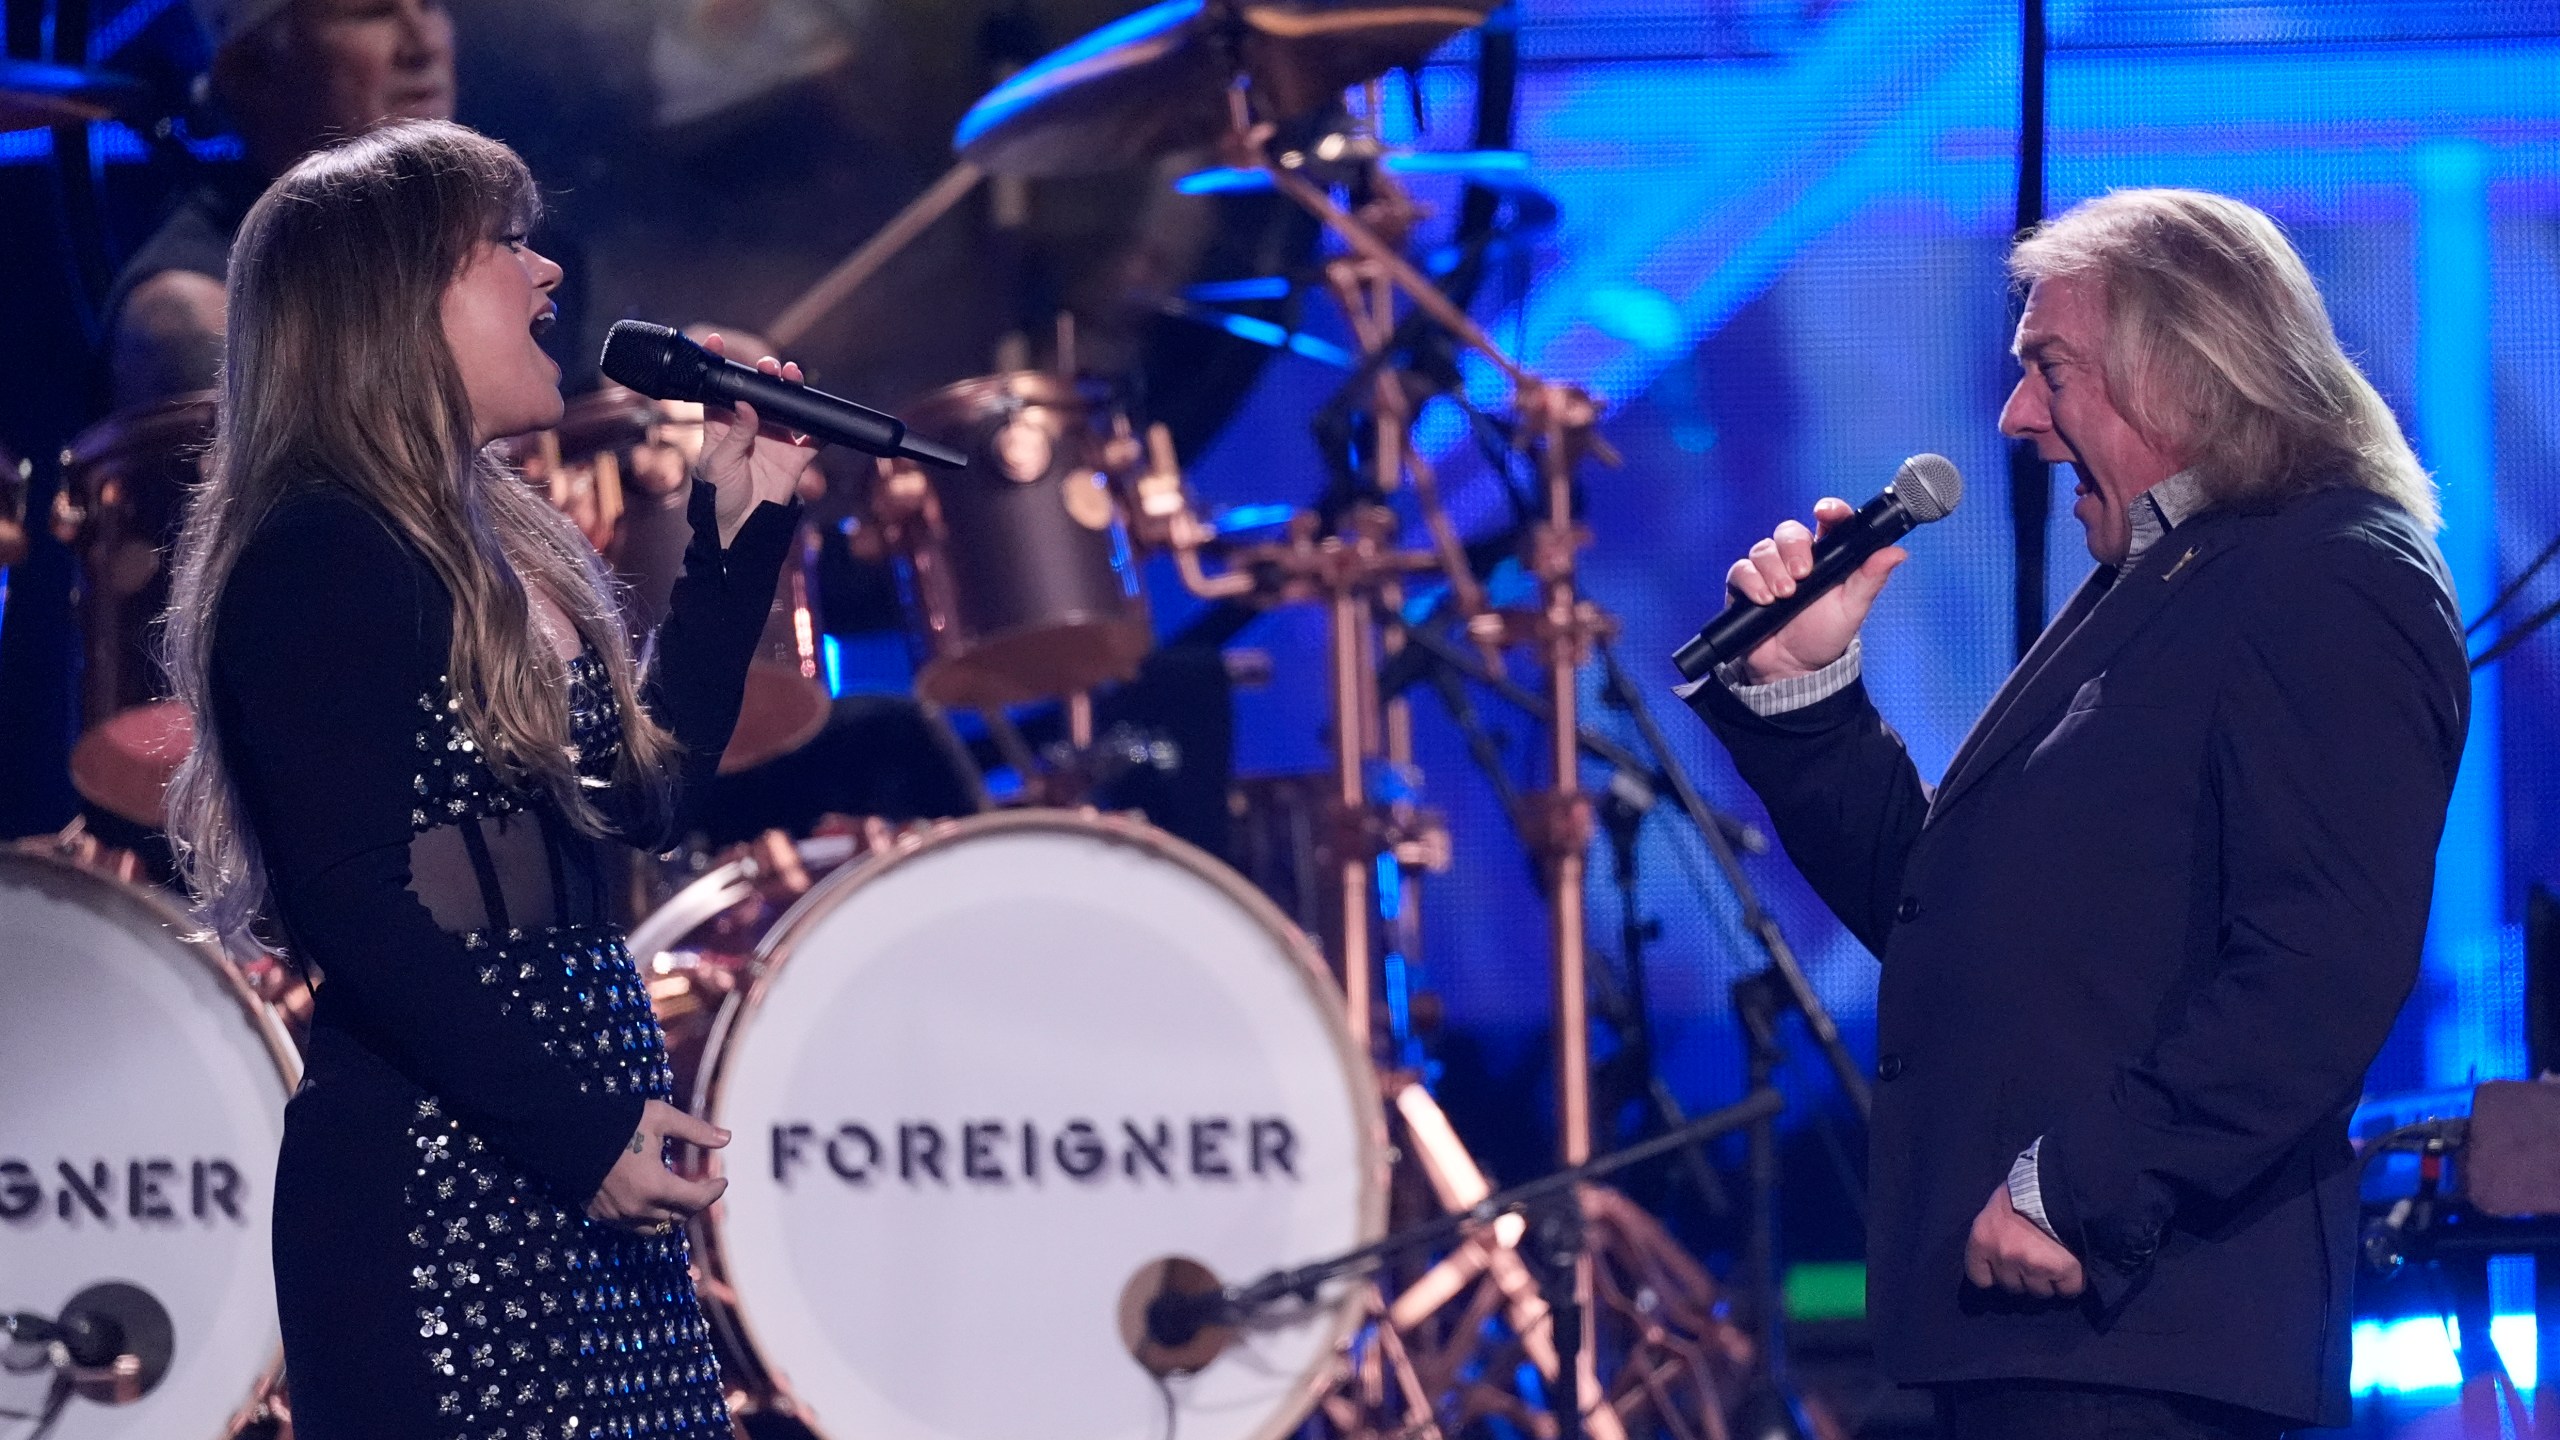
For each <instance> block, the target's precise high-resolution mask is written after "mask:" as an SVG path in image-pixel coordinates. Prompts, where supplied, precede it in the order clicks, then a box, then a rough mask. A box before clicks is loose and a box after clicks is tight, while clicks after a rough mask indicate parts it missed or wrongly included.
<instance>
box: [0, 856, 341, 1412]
mask: <svg viewBox="0 0 2560 1440" xmlns="http://www.w3.org/2000/svg"><path fill="white" fill-rule="evenodd" d="M175 919H176V917H175V915H174V912H171V911H169V910H167V909H165V908H164V907H163V906H162V905H161V904H160V902H158V901H157V900H156V899H153V898H151V897H149V896H146V895H145V894H144V893H143V892H141V891H138V890H135V889H133V888H131V887H128V886H125V885H121V884H118V883H116V882H114V881H112V880H107V879H104V878H101V877H98V876H95V875H91V874H88V873H85V872H82V871H78V870H74V869H71V868H70V867H68V866H64V865H60V864H56V863H53V862H51V861H47V860H41V859H37V858H35V857H31V856H25V855H16V854H8V853H0V1056H5V1057H6V1063H5V1064H0V1310H30V1311H34V1312H36V1313H38V1314H40V1315H43V1316H46V1317H52V1316H54V1315H56V1314H57V1313H58V1312H59V1311H60V1310H61V1308H62V1305H63V1302H64V1301H66V1300H69V1299H70V1298H71V1297H72V1296H73V1295H75V1294H77V1293H79V1292H80V1291H82V1290H85V1289H87V1288H88V1287H90V1286H92V1285H95V1284H98V1283H99V1282H101V1281H122V1282H124V1283H126V1284H129V1285H134V1286H138V1287H140V1288H141V1289H143V1290H145V1291H147V1292H149V1294H150V1295H151V1296H152V1297H154V1298H155V1299H157V1300H158V1301H159V1302H160V1304H161V1305H162V1306H163V1307H164V1308H166V1310H167V1311H168V1313H169V1318H170V1320H171V1322H172V1327H173V1330H174V1332H175V1333H174V1344H173V1347H172V1355H171V1362H170V1366H169V1370H168V1373H167V1375H166V1376H165V1377H164V1378H163V1379H161V1380H160V1382H159V1383H158V1384H157V1385H156V1386H154V1387H153V1388H152V1389H151V1390H150V1392H149V1393H148V1394H146V1395H144V1396H143V1397H142V1398H141V1399H140V1400H138V1401H135V1402H133V1403H131V1404H125V1405H108V1404H102V1403H100V1402H98V1401H95V1400H91V1399H87V1398H73V1399H72V1400H71V1401H70V1402H69V1404H68V1405H67V1406H66V1407H65V1408H64V1410H63V1412H62V1416H61V1419H60V1421H59V1422H58V1423H57V1424H56V1426H55V1427H54V1428H53V1429H52V1430H51V1431H49V1432H47V1433H48V1435H49V1436H51V1437H54V1440H106V1437H133V1440H196V1437H205V1440H212V1437H216V1436H220V1435H222V1434H224V1433H226V1429H227V1426H228V1425H229V1424H230V1422H231V1421H232V1419H233V1418H234V1417H235V1416H236V1415H238V1414H239V1413H240V1412H242V1411H243V1410H244V1409H245V1408H246V1407H247V1406H248V1405H250V1404H251V1403H252V1402H253V1401H254V1400H255V1399H256V1397H257V1396H258V1395H259V1394H260V1393H261V1391H262V1390H263V1388H264V1386H265V1385H266V1383H267V1381H268V1379H269V1378H270V1377H271V1375H272V1374H273V1372H274V1370H275V1367H276V1365H277V1362H278V1357H279V1353H280V1349H281V1343H280V1340H279V1337H278V1333H277V1326H276V1301H275V1280H274V1274H273V1271H272V1269H271V1268H270V1260H269V1252H268V1243H269V1237H268V1229H269V1219H270V1214H271V1208H272V1186H273V1183H274V1178H275V1167H276V1151H277V1148H278V1146H279V1145H280V1144H281V1142H282V1140H283V1136H284V1103H285V1098H286V1096H287V1095H288V1094H289V1093H290V1092H291V1090H292V1086H293V1084H294V1077H295V1074H296V1071H297V1068H298V1067H297V1066H296V1065H295V1063H294V1061H293V1058H292V1048H291V1045H290V1043H289V1042H288V1041H287V1040H286V1039H285V1037H284V1034H283V1032H282V1031H281V1030H280V1029H279V1028H278V1027H277V1026H276V1024H275V1022H274V1019H273V1017H272V1016H271V1015H270V1014H269V1013H268V1011H267V1009H266V1007H265V1006H264V1005H262V1004H261V1003H259V1002H258V1001H257V1000H256V999H255V998H254V997H253V996H252V995H251V994H250V993H249V991H248V988H247V987H246V986H245V985H244V984H242V982H241V981H240V980H239V978H238V977H237V976H236V975H235V974H234V973H233V972H232V971H231V969H230V967H229V966H227V965H225V964H224V963H223V962H222V961H221V960H220V959H219V958H217V957H215V956H214V955H212V954H210V953H208V952H207V951H205V950H202V949H199V948H197V947H195V946H192V945H189V944H187V943H186V942H185V941H183V940H180V939H179V938H178V934H177V930H176V928H175ZM52 1379H53V1377H52V1372H50V1371H45V1372H41V1373H39V1374H36V1375H32V1376H20V1375H6V1374H0V1408H5V1409H8V1410H14V1411H19V1412H22V1413H24V1412H40V1411H41V1410H42V1409H43V1407H44V1404H45V1400H46V1395H47V1392H48V1389H49V1387H50V1385H51V1383H52Z"/></svg>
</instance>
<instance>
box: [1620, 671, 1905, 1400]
mask: <svg viewBox="0 0 2560 1440" xmlns="http://www.w3.org/2000/svg"><path fill="white" fill-rule="evenodd" d="M1598 650H1599V654H1600V665H1601V672H1602V681H1601V694H1602V695H1603V696H1604V697H1605V698H1607V700H1608V701H1609V703H1611V704H1614V705H1617V706H1619V707H1620V708H1623V709H1624V710H1625V711H1626V713H1627V716H1628V718H1629V719H1631V720H1633V721H1634V722H1635V727H1636V733H1637V735H1638V736H1640V737H1641V738H1642V739H1643V741H1644V744H1645V748H1646V749H1647V750H1649V751H1651V752H1652V754H1653V758H1654V759H1655V760H1656V761H1657V762H1658V763H1659V764H1660V765H1661V767H1662V770H1663V773H1664V774H1665V775H1666V776H1667V777H1668V778H1669V780H1670V782H1671V793H1672V795H1673V797H1674V798H1676V799H1677V800H1678V801H1679V802H1680V807H1681V809H1683V810H1685V811H1687V812H1688V813H1689V816H1690V818H1691V820H1692V821H1693V822H1695V823H1696V824H1697V826H1698V833H1699V834H1700V836H1702V837H1703V838H1704V839H1705V840H1706V842H1707V850H1708V853H1710V854H1712V855H1713V856H1714V857H1715V861H1716V867H1717V869H1719V870H1721V871H1722V872H1723V874H1724V881H1725V884H1726V886H1727V887H1728V888H1729V889H1730V890H1731V891H1732V892H1733V898H1734V903H1735V904H1737V905H1738V906H1740V907H1741V910H1742V927H1743V929H1745V930H1747V931H1749V932H1750V933H1751V936H1752V938H1753V939H1755V940H1757V941H1758V942H1759V944H1760V949H1761V952H1762V953H1763V954H1765V955H1766V956H1767V957H1768V961H1769V963H1768V965H1767V966H1766V967H1764V968H1763V969H1761V970H1758V971H1755V972H1754V973H1752V974H1750V975H1746V976H1744V977H1743V978H1742V979H1740V980H1737V981H1735V982H1734V985H1733V1008H1734V1014H1735V1015H1736V1016H1738V1017H1739V1018H1740V1019H1741V1021H1742V1027H1743V1033H1744V1037H1745V1039H1746V1040H1747V1041H1748V1044H1749V1049H1748V1057H1749V1058H1748V1061H1747V1066H1748V1077H1747V1080H1746V1083H1747V1084H1748V1085H1749V1086H1750V1087H1751V1088H1752V1089H1753V1090H1755V1091H1756V1090H1759V1089H1762V1088H1764V1087H1767V1086H1769V1085H1771V1084H1772V1083H1774V1081H1775V1078H1776V1075H1777V1071H1778V1068H1779V1066H1780V1064H1781V1063H1782V1062H1783V1061H1784V1059H1785V1056H1786V1050H1785V1046H1784V1044H1783V1042H1782V1040H1781V1039H1780V1032H1779V1024H1780V1022H1781V1021H1783V1020H1784V1019H1785V1018H1786V1012H1787V1011H1788V1010H1790V1009H1792V1010H1794V1011H1795V1012H1796V1013H1797V1014H1799V1015H1802V1016H1803V1017H1804V1021H1805V1028H1806V1029H1807V1030H1809V1031H1811V1032H1812V1034H1813V1039H1814V1044H1815V1045H1816V1046H1817V1047H1818V1048H1819V1049H1820V1050H1821V1051H1822V1055H1823V1058H1824V1059H1825V1060H1826V1061H1828V1062H1829V1063H1830V1066H1831V1073H1832V1076H1833V1078H1835V1079H1836V1080H1838V1081H1839V1084H1840V1090H1841V1093H1843V1094H1845V1095H1847V1096H1848V1097H1849V1103H1850V1104H1852V1105H1853V1106H1855V1107H1856V1108H1857V1111H1858V1120H1859V1122H1860V1123H1861V1124H1864V1123H1865V1122H1866V1120H1867V1119H1868V1116H1869V1113H1870V1112H1871V1110H1872V1109H1873V1106H1874V1099H1873V1096H1872V1095H1871V1094H1870V1092H1869V1090H1868V1088H1867V1077H1866V1075H1865V1073H1864V1072H1862V1071H1861V1070H1860V1069H1859V1068H1858V1064H1857V1061H1856V1060H1855V1059H1853V1058H1852V1057H1851V1056H1850V1054H1849V1047H1848V1046H1847V1045H1846V1044H1845V1043H1843V1042H1842V1041H1841V1039H1840V1027H1839V1026H1838V1025H1837V1024H1835V1023H1833V1021H1832V1018H1831V1014H1830V1012H1829V1011H1828V1010H1826V1009H1825V1008H1824V1007H1823V1004H1822V999H1821V997H1820V996H1818V995H1816V994H1814V992H1813V985H1812V983H1811V982H1810V981H1808V980H1806V978H1805V974H1804V967H1803V966H1802V965H1800V964H1798V963H1797V962H1796V956H1795V950H1794V948H1793V947H1791V946H1790V945H1788V943H1787V937H1786V934H1785V932H1784V931H1782V930H1781V929H1780V928H1779V926H1778V918H1777V916H1775V915H1773V914H1771V913H1770V912H1769V909H1768V907H1767V906H1765V905H1763V904H1761V903H1760V892H1759V891H1758V890H1757V889H1756V888H1754V887H1753V885H1752V884H1751V877H1750V876H1749V875H1748V874H1747V873H1745V871H1744V870H1743V868H1742V861H1741V859H1740V857H1738V856H1736V855H1735V854H1734V852H1733V846H1732V845H1731V844H1729V843H1728V842H1727V841H1726V839H1725V836H1724V832H1723V830H1722V829H1721V828H1719V827H1717V826H1715V825H1712V824H1709V823H1707V821H1708V818H1709V817H1710V816H1711V814H1712V812H1710V811H1708V809H1707V803H1706V800H1705V798H1704V797H1702V796H1700V795H1699V793H1698V788H1697V786H1696V785H1695V784H1693V783H1692V782H1691V781H1690V779H1689V775H1688V772H1687V771H1686V770H1684V769H1682V768H1681V765H1680V761H1679V757H1678V756H1676V755H1675V754H1673V752H1672V750H1671V745H1670V742H1669V741H1668V740H1667V739H1666V738H1664V736H1663V733H1662V727H1661V726H1660V725H1659V724H1657V723H1656V722H1655V720H1654V718H1653V712H1652V710H1650V709H1649V708H1647V707H1646V705H1645V701H1644V695H1643V692H1642V691H1641V690H1639V689H1638V688H1637V686H1636V685H1635V684H1634V683H1633V682H1632V681H1631V680H1629V679H1628V677H1627V672H1626V668H1625V667H1624V666H1622V665H1620V664H1619V663H1618V652H1617V649H1616V647H1615V646H1614V645H1612V644H1611V643H1610V642H1609V641H1608V640H1607V639H1605V638H1604V639H1602V640H1601V641H1600V642H1599V645H1598ZM1710 683H1712V682H1710ZM1749 1153H1750V1158H1749V1161H1748V1168H1749V1178H1750V1185H1751V1208H1750V1223H1749V1226H1748V1228H1747V1230H1746V1232H1745V1233H1746V1239H1745V1242H1744V1245H1743V1261H1742V1268H1743V1271H1744V1273H1745V1275H1746V1276H1747V1277H1748V1279H1747V1287H1748V1289H1749V1290H1750V1292H1751V1295H1752V1299H1753V1306H1752V1308H1753V1311H1754V1314H1753V1316H1752V1319H1753V1322H1754V1323H1755V1325H1756V1326H1757V1328H1758V1331H1759V1338H1760V1354H1761V1365H1760V1376H1761V1383H1760V1387H1759V1389H1758V1390H1757V1391H1755V1392H1754V1394H1753V1395H1752V1396H1751V1397H1750V1405H1749V1408H1748V1411H1747V1413H1746V1414H1745V1416H1744V1424H1743V1427H1742V1429H1741V1432H1740V1433H1741V1434H1742V1435H1744V1436H1745V1437H1746V1440H1765V1437H1782V1440H1798V1437H1802V1436H1804V1435H1807V1434H1809V1433H1810V1431H1809V1429H1808V1427H1807V1426H1806V1424H1805V1421H1804V1417H1803V1415H1802V1413H1801V1410H1800V1407H1799V1405H1798V1404H1797V1402H1796V1399H1795V1391H1794V1387H1793V1386H1792V1385H1791V1384H1789V1382H1788V1380H1787V1336H1786V1302H1785V1297H1784V1295H1783V1293H1782V1292H1781V1289H1780V1284H1779V1277H1778V1127H1777V1120H1776V1117H1775V1116H1774V1115H1772V1116H1765V1117H1763V1118H1761V1119H1760V1120H1758V1121H1756V1122H1754V1123H1753V1124H1752V1126H1751V1138H1750V1146H1749ZM1841 1178H1842V1181H1843V1183H1844V1184H1845V1185H1847V1186H1848V1187H1849V1190H1850V1194H1851V1198H1852V1199H1853V1200H1855V1199H1856V1198H1857V1186H1856V1180H1855V1177H1854V1176H1853V1175H1851V1174H1849V1173H1848V1172H1847V1171H1846V1168H1845V1167H1843V1174H1842V1177H1841ZM1860 1208H1864V1207H1863V1206H1861V1207H1860Z"/></svg>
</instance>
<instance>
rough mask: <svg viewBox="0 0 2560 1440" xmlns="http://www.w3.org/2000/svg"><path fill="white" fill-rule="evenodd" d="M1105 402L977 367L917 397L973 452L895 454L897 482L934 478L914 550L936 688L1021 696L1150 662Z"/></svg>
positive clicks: (923, 673) (1069, 689)
mask: <svg viewBox="0 0 2560 1440" xmlns="http://www.w3.org/2000/svg"><path fill="white" fill-rule="evenodd" d="M1098 410H1099V407H1098V406H1097V405H1096V403H1095V402H1094V401H1093V400H1092V399H1091V398H1090V397H1088V396H1086V395H1085V394H1083V393H1081V392H1080V391H1079V390H1078V389H1077V388H1076V387H1075V386H1074V385H1072V384H1070V383H1068V382H1066V381H1063V380H1061V379H1059V378H1058V377H1056V376H1053V375H1048V374H1043V373H1039V372H1032V371H1019V372H1014V373H1011V374H1005V375H995V376H988V377H984V378H981V379H975V380H965V381H962V382H961V383H959V384H957V385H953V386H950V387H948V388H946V389H943V390H938V391H936V392H934V393H933V394H932V395H929V396H927V397H925V398H924V399H923V400H921V401H918V402H917V403H916V404H914V405H912V406H910V407H908V409H907V411H906V419H907V421H908V423H909V425H910V426H911V427H912V428H913V429H915V430H916V432H917V433H919V434H923V435H929V436H932V437H934V438H936V439H938V440H941V441H943V442H944V443H946V444H950V445H953V446H955V447H957V448H959V449H961V450H963V451H964V452H966V453H967V455H968V456H969V465H968V468H966V469H964V470H956V471H954V470H934V471H923V470H921V469H919V468H917V467H915V466H913V465H912V463H911V462H906V461H897V462H891V464H890V469H891V471H892V477H891V478H892V482H893V483H895V482H898V481H905V482H907V483H910V484H912V483H914V482H915V480H916V479H917V478H918V477H920V478H921V481H922V483H923V484H924V485H925V486H927V487H928V488H929V490H930V493H931V495H932V497H933V501H932V506H931V519H930V520H929V522H928V523H927V524H926V525H924V526H921V527H916V528H915V530H914V531H912V532H911V533H912V534H913V536H914V538H913V540H912V542H911V543H910V545H909V546H908V548H907V551H906V554H905V556H904V557H903V558H904V562H905V563H904V566H903V568H904V571H905V578H906V582H907V585H906V588H907V602H908V613H909V620H910V623H911V624H912V625H913V627H914V628H915V631H916V633H917V637H918V640H919V642H920V644H921V646H922V648H923V651H924V654H925V657H926V658H925V663H924V664H923V665H922V666H921V667H920V669H919V671H918V674H917V678H916V691H917V693H918V694H919V695H920V696H922V697H923V698H925V699H927V700H930V701H933V702H934V703H936V704H941V705H951V706H961V707H985V706H991V705H1009V704H1017V703H1020V702H1023V701H1029V700H1038V699H1045V698H1051V697H1055V696H1060V695H1067V694H1072V693H1075V692H1077V691H1080V690H1089V689H1092V688H1093V687H1094V686H1096V685H1099V684H1102V683H1105V682H1107V681H1112V680H1124V679H1127V678H1128V677H1130V676H1131V675H1134V674H1136V673H1137V666H1138V662H1139V661H1140V660H1142V659H1144V658H1145V656H1146V654H1147V651H1148V650H1149V649H1150V648H1152V646H1153V644H1154V632H1153V630H1152V628H1151V627H1150V624H1149V621H1148V618H1147V608H1146V600H1145V597H1144V595H1143V594H1142V592H1141V591H1140V588H1139V584H1138V575H1137V568H1136V563H1135V561H1134V558H1133V557H1132V555H1131V553H1130V549H1129V540H1128V534H1127V531H1126V530H1125V528H1124V527H1123V525H1122V523H1121V518H1120V514H1119V509H1118V506H1117V504H1116V503H1115V502H1114V500H1113V498H1112V494H1111V490H1110V487H1109V484H1108V482H1107V481H1106V480H1105V479H1104V477H1103V474H1102V470H1101V461H1102V452H1103V442H1104V440H1105V435H1104V432H1103V431H1102V429H1101V427H1100V425H1099V424H1098V423H1097V422H1098V419H1099V416H1098Z"/></svg>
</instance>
